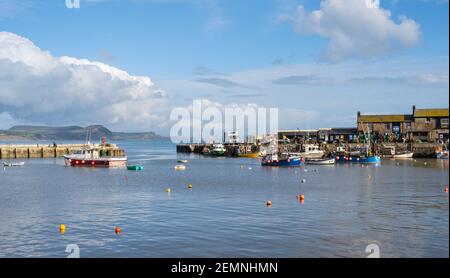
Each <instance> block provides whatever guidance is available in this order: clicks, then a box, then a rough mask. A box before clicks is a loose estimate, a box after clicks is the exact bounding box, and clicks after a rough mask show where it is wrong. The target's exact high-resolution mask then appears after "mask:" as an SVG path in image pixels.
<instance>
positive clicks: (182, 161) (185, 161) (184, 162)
mask: <svg viewBox="0 0 450 278" xmlns="http://www.w3.org/2000/svg"><path fill="white" fill-rule="evenodd" d="M177 162H178V163H183V164H186V163H188V162H189V161H188V160H186V159H179V160H177Z"/></svg>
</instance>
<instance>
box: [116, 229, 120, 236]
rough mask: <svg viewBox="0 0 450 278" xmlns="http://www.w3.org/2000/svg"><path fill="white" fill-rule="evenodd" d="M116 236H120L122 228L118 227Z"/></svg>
mask: <svg viewBox="0 0 450 278" xmlns="http://www.w3.org/2000/svg"><path fill="white" fill-rule="evenodd" d="M115 231H116V235H120V227H116V230H115Z"/></svg>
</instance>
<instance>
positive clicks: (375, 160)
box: [335, 155, 381, 163]
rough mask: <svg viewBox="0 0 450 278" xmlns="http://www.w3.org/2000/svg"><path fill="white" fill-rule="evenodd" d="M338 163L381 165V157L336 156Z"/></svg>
mask: <svg viewBox="0 0 450 278" xmlns="http://www.w3.org/2000/svg"><path fill="white" fill-rule="evenodd" d="M335 160H336V162H354V163H380V162H381V157H379V156H377V155H373V156H364V155H358V156H355V155H351V156H336V157H335Z"/></svg>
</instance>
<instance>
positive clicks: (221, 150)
mask: <svg viewBox="0 0 450 278" xmlns="http://www.w3.org/2000/svg"><path fill="white" fill-rule="evenodd" d="M225 152H226V149H225V147H224V146H223V145H222V144H215V145H214V146H213V149H212V150H211V154H212V155H215V156H222V155H224V154H225Z"/></svg>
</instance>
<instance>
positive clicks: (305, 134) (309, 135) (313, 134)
mask: <svg viewBox="0 0 450 278" xmlns="http://www.w3.org/2000/svg"><path fill="white" fill-rule="evenodd" d="M318 131H319V130H317V129H305V130H301V129H295V130H280V131H278V139H279V140H289V142H293V143H313V142H317V134H318Z"/></svg>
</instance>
